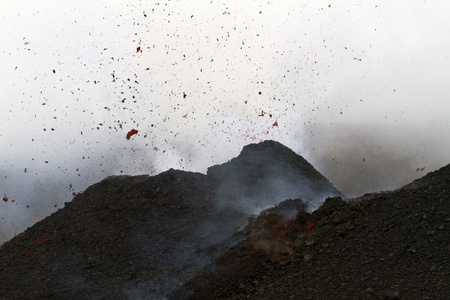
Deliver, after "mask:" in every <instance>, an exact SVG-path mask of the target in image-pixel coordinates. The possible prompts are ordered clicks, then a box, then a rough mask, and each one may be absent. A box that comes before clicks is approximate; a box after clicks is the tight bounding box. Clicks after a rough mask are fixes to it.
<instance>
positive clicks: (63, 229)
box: [0, 141, 343, 299]
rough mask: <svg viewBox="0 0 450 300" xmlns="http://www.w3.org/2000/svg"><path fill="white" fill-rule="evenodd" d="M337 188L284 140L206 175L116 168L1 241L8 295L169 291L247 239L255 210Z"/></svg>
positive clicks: (0, 264)
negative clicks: (124, 172) (129, 172)
mask: <svg viewBox="0 0 450 300" xmlns="http://www.w3.org/2000/svg"><path fill="white" fill-rule="evenodd" d="M327 196H343V195H342V194H341V193H340V192H339V191H338V190H336V189H335V188H334V187H333V186H332V184H331V183H330V182H329V181H328V180H327V179H326V178H325V177H323V176H322V175H321V174H320V173H319V172H317V171H316V170H315V169H314V168H313V167H312V166H311V165H310V164H309V163H308V162H307V161H306V160H304V159H303V158H302V157H301V156H299V155H297V154H296V153H294V152H293V151H292V150H290V149H288V148H286V147H285V146H283V145H281V144H279V143H277V142H274V141H265V142H262V143H259V144H252V145H248V146H246V147H244V149H243V150H242V152H241V154H240V155H239V156H238V157H237V158H234V159H232V160H231V161H230V162H228V163H226V164H223V165H219V166H213V167H211V168H209V169H208V173H207V174H206V175H205V174H200V173H193V172H184V171H178V170H173V169H171V170H168V171H166V172H163V173H161V174H159V175H157V176H148V175H140V176H111V177H108V178H106V179H104V180H102V181H101V182H99V183H97V184H94V185H92V186H90V187H89V188H87V189H86V191H84V192H83V193H80V194H78V195H76V196H75V197H74V199H73V200H72V201H71V202H68V203H66V204H65V207H64V208H62V209H60V210H58V211H57V212H55V213H53V214H52V215H50V216H48V217H47V218H45V219H43V220H42V221H40V222H37V223H36V224H35V225H33V226H32V227H30V228H28V229H27V230H26V231H24V232H23V233H21V234H19V235H17V236H15V237H14V238H12V239H11V240H10V241H7V242H5V243H4V244H3V245H2V246H1V247H0V268H1V272H0V298H1V299H37V298H47V299H162V298H163V297H164V296H165V295H168V294H170V293H172V292H175V291H176V290H177V289H179V288H180V287H181V286H182V285H183V284H184V283H186V282H187V281H189V280H191V279H194V278H195V277H196V276H200V275H201V274H202V272H203V271H204V270H205V268H209V266H210V265H211V264H212V263H213V262H214V260H216V259H218V258H219V257H221V256H223V255H227V253H228V250H229V249H230V247H233V246H236V245H238V243H239V242H240V241H241V240H242V239H243V238H244V235H242V234H236V233H237V232H238V231H239V230H241V229H243V228H244V227H245V225H247V224H248V222H249V217H250V219H251V220H254V219H255V217H254V216H252V215H253V214H254V213H255V212H258V211H261V210H262V209H265V208H267V207H271V206H274V205H276V204H278V203H279V202H281V201H282V200H284V199H288V198H293V199H295V198H302V199H303V200H305V203H306V204H307V203H312V202H314V201H318V198H321V199H322V201H323V199H325V197H327ZM302 203H303V202H302ZM302 205H303V204H302ZM302 207H303V206H302ZM295 213H297V211H295ZM178 294H180V293H179V292H178ZM187 296H188V294H187V293H186V295H185V296H181V297H187Z"/></svg>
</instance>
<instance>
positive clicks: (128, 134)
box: [127, 129, 138, 140]
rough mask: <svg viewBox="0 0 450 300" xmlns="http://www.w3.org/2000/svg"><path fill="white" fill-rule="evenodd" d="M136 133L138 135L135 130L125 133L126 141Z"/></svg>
mask: <svg viewBox="0 0 450 300" xmlns="http://www.w3.org/2000/svg"><path fill="white" fill-rule="evenodd" d="M136 133H138V131H137V130H136V129H131V130H130V131H128V133H127V140H129V139H130V138H131V137H132V136H133V135H135V134H136Z"/></svg>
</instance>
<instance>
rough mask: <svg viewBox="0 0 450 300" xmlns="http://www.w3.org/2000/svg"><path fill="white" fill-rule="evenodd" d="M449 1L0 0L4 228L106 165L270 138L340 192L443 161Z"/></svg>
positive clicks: (53, 204) (388, 184)
mask: <svg viewBox="0 0 450 300" xmlns="http://www.w3.org/2000/svg"><path fill="white" fill-rule="evenodd" d="M449 13H450V2H448V1H410V0H405V1H400V0H399V1H394V2H393V1H281V0H280V1H225V3H224V2H223V1H220V2H219V1H191V0H190V1H119V0H117V1H112V0H109V1H95V0H89V1H83V0H77V1H50V0H47V1H44V0H42V1H31V0H26V1H16V0H14V1H12V0H6V1H2V2H1V3H0V91H1V94H0V103H1V105H0V110H1V111H0V112H1V118H0V128H1V129H0V193H1V196H3V197H4V199H7V200H8V201H6V202H5V201H0V202H1V203H0V242H1V241H5V240H7V239H9V238H10V237H12V236H13V235H14V234H16V233H19V232H21V231H23V230H24V229H26V228H27V227H28V226H31V225H32V224H33V223H35V222H36V221H37V220H39V219H42V218H43V217H45V216H47V215H49V214H50V213H51V212H53V211H55V210H57V209H59V208H61V207H63V206H64V202H65V201H70V200H71V199H72V197H73V193H77V192H80V191H83V190H84V189H85V188H86V187H88V186H89V185H91V184H93V183H95V182H98V181H100V180H101V179H103V178H104V177H106V176H108V175H111V174H131V175H134V174H147V173H148V174H157V173H159V172H161V171H164V170H166V169H168V168H171V167H172V168H176V169H184V170H192V171H200V172H206V168H207V167H208V166H211V165H213V164H219V163H223V162H226V161H227V160H229V159H231V158H233V157H234V156H237V155H238V154H239V152H240V151H241V149H242V147H243V146H244V145H246V144H248V143H253V142H258V141H261V140H265V139H274V140H277V141H279V142H281V143H283V144H285V145H286V146H288V147H290V148H291V149H293V150H294V151H296V152H297V153H299V154H301V155H302V156H304V157H305V158H306V159H307V160H308V161H310V162H311V163H312V164H313V165H314V166H315V167H316V168H317V169H318V170H319V171H320V172H322V173H323V174H324V175H325V176H326V177H327V178H329V179H330V181H332V182H333V183H334V185H335V186H336V187H337V188H338V189H340V190H341V191H342V192H343V193H344V194H346V195H347V196H357V195H360V194H363V193H366V192H373V191H379V190H387V189H395V188H398V187H400V186H401V185H403V184H406V183H408V182H410V181H411V180H413V179H415V178H418V177H421V176H423V175H425V174H426V173H427V172H429V171H433V170H436V169H438V168H439V167H442V166H444V165H446V164H448V163H449V162H450V139H449V134H448V131H449V130H450V121H449V120H450V105H449V96H448V95H450V80H449V78H450V58H449V55H450V19H449V18H448V15H449ZM132 129H135V130H138V133H137V134H135V135H133V136H131V137H130V139H129V140H127V133H128V132H129V131H130V130H132ZM423 168H425V169H423Z"/></svg>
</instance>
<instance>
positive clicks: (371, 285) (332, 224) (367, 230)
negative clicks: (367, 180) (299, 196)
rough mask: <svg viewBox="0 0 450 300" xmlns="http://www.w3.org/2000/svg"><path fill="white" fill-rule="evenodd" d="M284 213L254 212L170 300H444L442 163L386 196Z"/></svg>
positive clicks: (447, 266)
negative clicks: (223, 250)
mask: <svg viewBox="0 0 450 300" xmlns="http://www.w3.org/2000/svg"><path fill="white" fill-rule="evenodd" d="M301 203H302V201H301V200H295V201H293V200H290V201H287V202H284V203H282V204H281V205H280V206H281V207H283V206H286V205H287V206H292V205H297V206H299V207H301V205H302V204H301ZM281 210H282V209H281ZM282 215H283V214H282V213H280V207H279V208H274V209H270V210H267V211H265V212H263V213H261V215H260V216H259V217H258V219H257V220H256V221H255V222H253V223H251V224H249V225H248V226H247V227H246V228H245V229H244V230H243V231H241V232H240V233H239V234H240V235H243V237H244V238H243V239H242V240H241V242H240V243H239V244H237V245H235V246H234V247H232V248H231V249H230V250H229V251H228V252H227V253H225V254H224V255H222V256H221V257H219V258H217V259H216V260H215V261H214V263H213V264H210V265H209V266H208V268H206V269H205V272H204V273H203V274H202V276H199V277H197V278H195V279H193V280H191V281H190V282H188V283H187V284H185V285H184V286H183V287H182V288H181V289H180V290H178V291H177V292H175V293H173V294H172V295H171V297H170V298H172V299H179V298H186V295H190V297H191V298H192V299H448V298H449V295H450V261H449V260H450V233H449V227H450V165H447V166H446V167H443V168H441V169H440V170H438V171H435V172H432V173H430V174H428V175H426V176H425V177H423V178H421V179H419V180H416V181H414V182H412V183H411V184H408V185H406V186H405V187H403V188H400V189H398V190H396V191H393V192H383V193H379V194H371V195H365V196H363V197H360V198H356V199H352V200H350V201H349V202H344V201H342V199H341V198H340V197H336V198H329V199H327V201H326V202H325V203H324V204H323V206H322V207H321V208H320V209H318V210H316V211H315V212H313V213H312V214H308V213H305V212H304V211H301V210H300V212H299V213H298V214H297V216H296V217H294V218H291V219H288V220H286V218H282V217H281V216H282Z"/></svg>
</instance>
